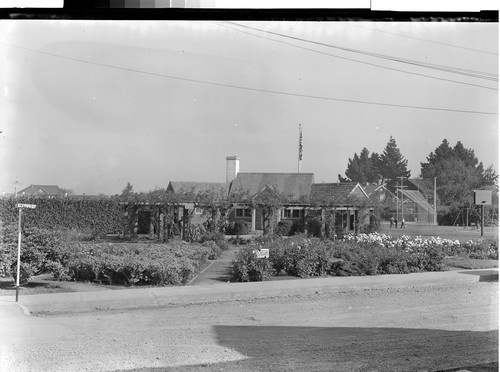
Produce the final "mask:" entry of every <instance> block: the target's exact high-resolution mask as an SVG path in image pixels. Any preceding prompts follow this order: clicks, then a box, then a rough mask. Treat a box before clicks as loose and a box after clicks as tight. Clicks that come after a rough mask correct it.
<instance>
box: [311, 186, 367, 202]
mask: <svg viewBox="0 0 500 372" xmlns="http://www.w3.org/2000/svg"><path fill="white" fill-rule="evenodd" d="M356 196H358V197H361V198H368V195H367V194H366V192H365V191H364V190H363V188H362V187H361V185H360V184H359V183H356V182H339V183H313V184H312V186H311V201H315V200H316V201H319V200H324V199H325V198H327V199H331V200H333V201H336V202H340V203H344V202H347V201H348V200H349V197H356Z"/></svg>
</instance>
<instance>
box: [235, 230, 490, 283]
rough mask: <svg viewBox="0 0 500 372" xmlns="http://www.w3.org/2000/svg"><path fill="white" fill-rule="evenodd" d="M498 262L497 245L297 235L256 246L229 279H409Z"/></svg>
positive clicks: (241, 257) (378, 236) (242, 257)
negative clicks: (261, 254) (263, 254)
mask: <svg viewBox="0 0 500 372" xmlns="http://www.w3.org/2000/svg"><path fill="white" fill-rule="evenodd" d="M259 249H269V258H257V256H256V254H255V251H256V250H259ZM450 257H454V259H451V258H450ZM497 260H498V245H497V242H496V241H494V240H482V239H478V240H476V241H472V240H469V241H466V242H460V241H458V240H451V239H441V238H434V237H431V238H422V237H420V236H415V237H411V236H404V235H403V236H397V237H391V236H389V235H385V234H378V233H373V234H359V235H357V236H354V235H350V236H347V237H346V238H345V239H343V240H336V241H330V240H320V239H317V238H309V237H306V236H303V235H298V236H293V237H288V238H286V239H284V238H277V239H264V240H260V241H259V240H257V241H255V242H254V243H253V244H252V245H250V246H249V247H248V248H247V249H245V250H243V251H241V252H240V254H239V255H238V257H237V258H236V259H235V260H234V261H233V265H232V269H231V278H232V280H233V281H238V282H246V281H261V280H268V279H269V278H276V277H278V278H279V277H300V278H308V277H318V276H358V275H381V274H408V273H414V272H425V271H444V270H448V269H450V268H457V269H467V268H470V269H476V268H484V267H488V268H491V267H497V266H498V261H497ZM480 261H481V262H482V263H479V262H480Z"/></svg>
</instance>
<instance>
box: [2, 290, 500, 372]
mask: <svg viewBox="0 0 500 372" xmlns="http://www.w3.org/2000/svg"><path fill="white" fill-rule="evenodd" d="M0 311H3V314H2V315H5V316H2V317H1V318H0V330H1V331H0V345H1V349H0V366H1V367H2V371H3V370H5V371H76V370H79V371H80V370H83V371H113V370H126V371H130V370H133V371H419V370H446V369H450V368H458V367H468V366H477V365H480V364H485V363H491V362H495V361H498V283H496V282H478V283H456V284H445V285H438V286H435V285H434V286H420V287H410V288H399V289H372V290H347V291H345V292H340V293H316V294H309V295H304V296H302V295H293V296H282V297H274V298H266V299H258V300H257V299H254V300H244V301H225V302H217V301H215V302H212V303H205V304H183V305H171V306H167V307H161V308H152V309H142V310H135V311H94V312H90V313H80V314H78V313H76V314H75V313H72V314H58V315H45V316H26V315H23V314H22V310H21V309H20V308H19V307H17V306H15V305H9V306H7V305H5V304H4V305H0ZM489 368H490V369H488V368H486V369H484V370H495V369H493V368H498V367H497V365H496V366H495V365H494V366H493V367H492V366H491V364H490V366H489ZM471 370H472V368H471Z"/></svg>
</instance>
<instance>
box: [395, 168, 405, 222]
mask: <svg viewBox="0 0 500 372" xmlns="http://www.w3.org/2000/svg"><path fill="white" fill-rule="evenodd" d="M398 178H399V180H400V181H401V186H399V185H398V184H396V189H397V195H398V200H397V203H396V219H397V220H398V221H402V219H403V218H404V205H403V204H404V201H403V198H404V195H403V189H404V188H405V187H406V186H403V180H405V179H406V177H403V176H401V177H398ZM399 195H401V220H400V219H399V216H398V212H399V208H398V205H399V203H400V202H399Z"/></svg>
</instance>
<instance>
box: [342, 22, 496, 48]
mask: <svg viewBox="0 0 500 372" xmlns="http://www.w3.org/2000/svg"><path fill="white" fill-rule="evenodd" d="M350 25H351V26H354V27H358V28H363V29H365V30H370V31H376V32H381V33H384V34H389V35H395V36H399V37H404V38H407V39H413V40H418V41H423V42H426V43H431V44H437V45H443V46H447V47H451V48H457V49H464V50H469V51H471V52H477V53H484V54H490V55H493V56H498V53H495V52H490V51H487V50H481V49H474V48H468V47H464V46H461V45H455V44H449V43H443V42H440V41H434V40H428V39H423V38H420V37H415V36H410V35H404V34H399V33H396V32H389V31H385V30H377V29H376V28H370V27H363V26H359V25H358V24H356V22H350Z"/></svg>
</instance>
